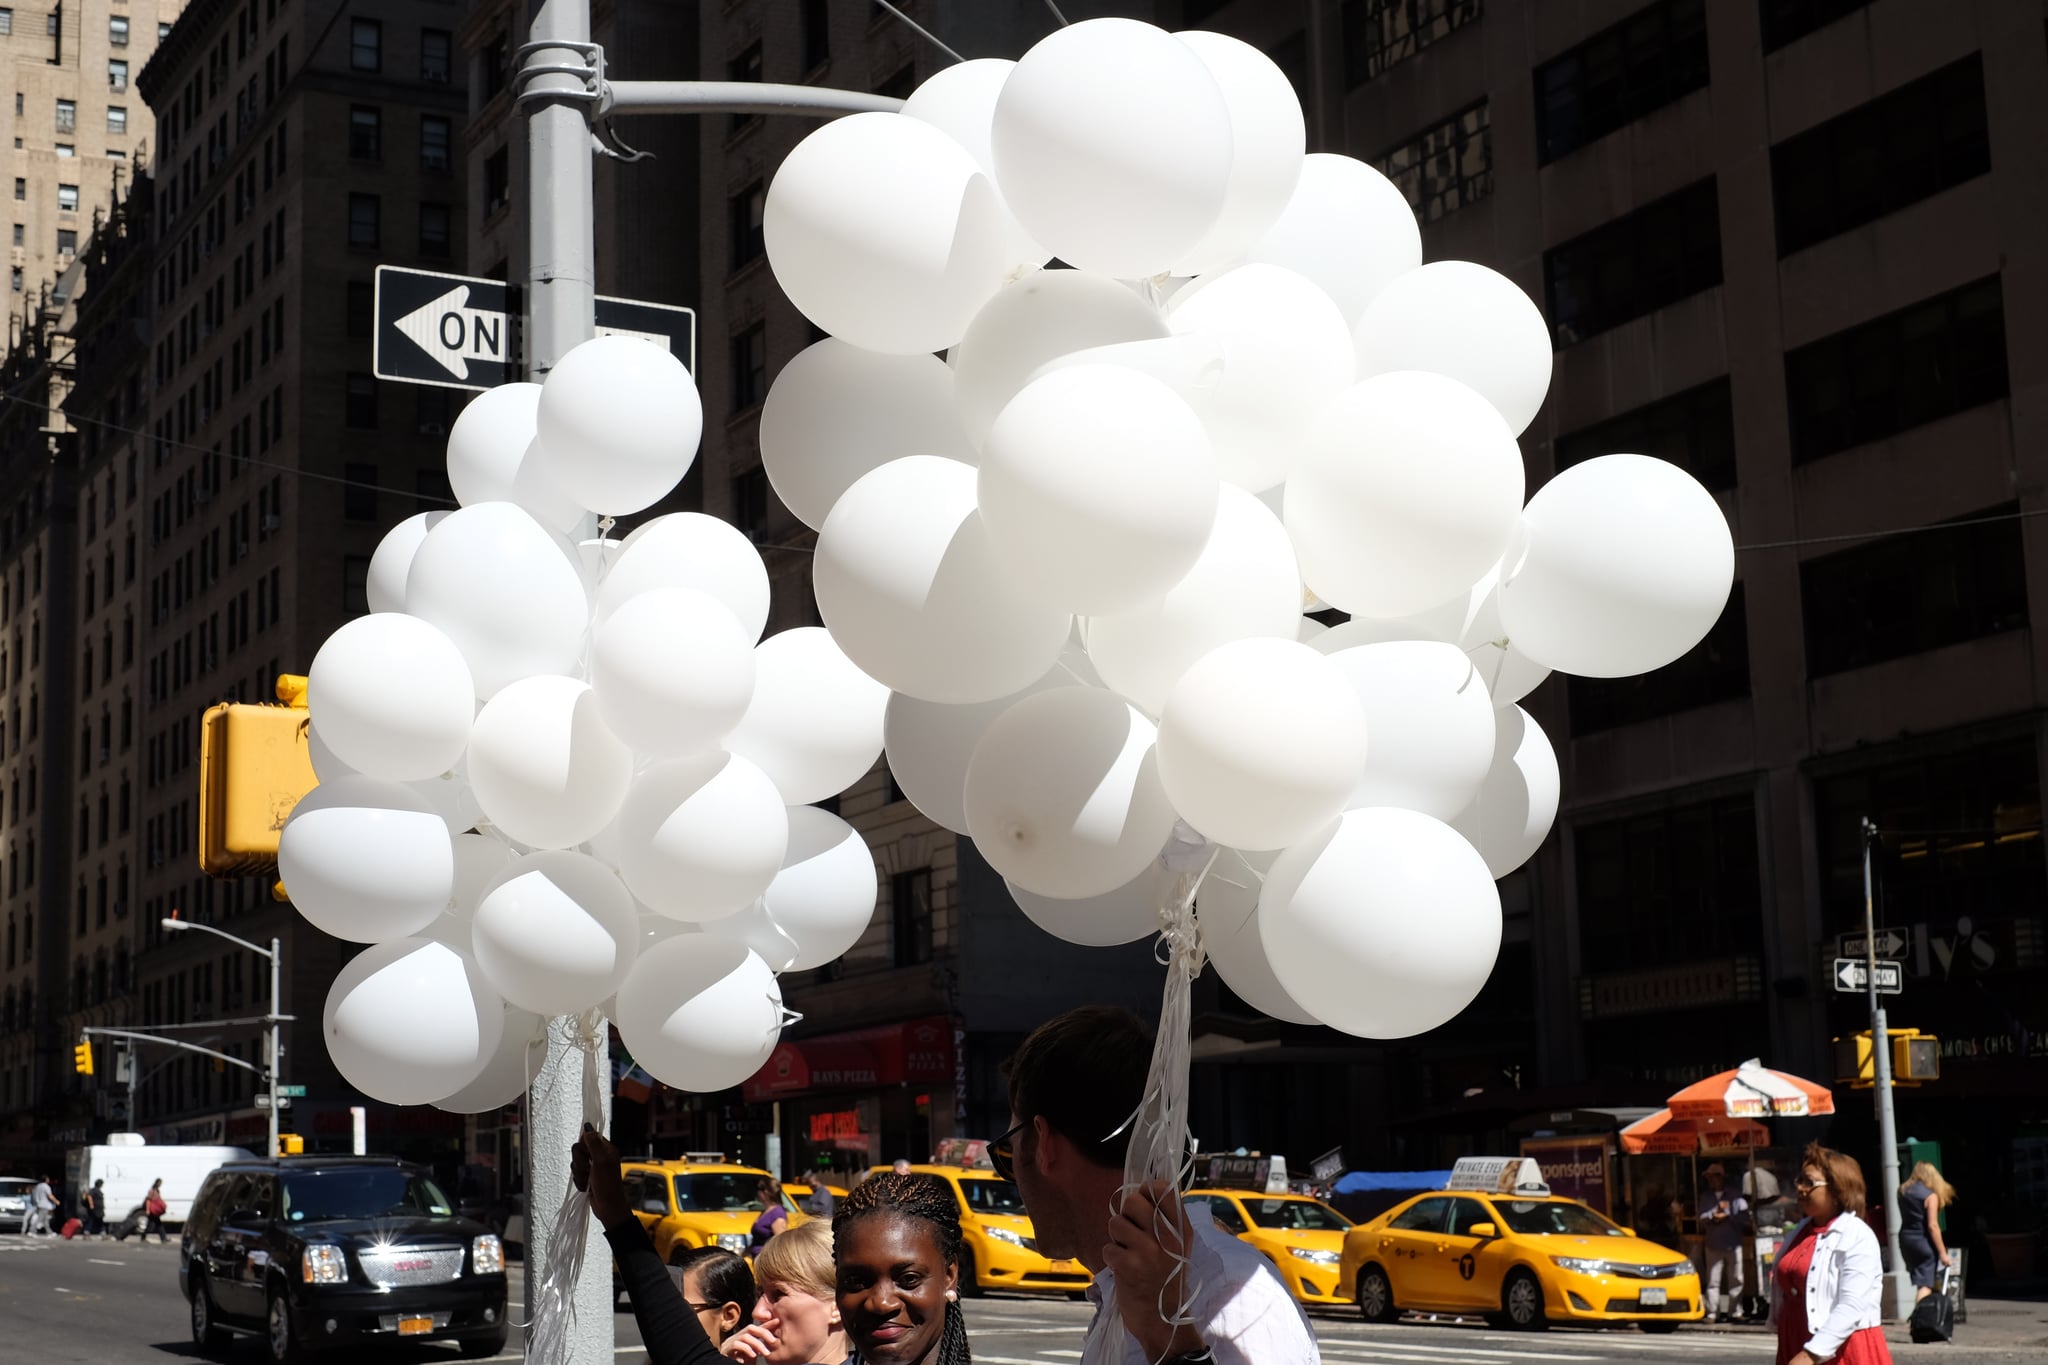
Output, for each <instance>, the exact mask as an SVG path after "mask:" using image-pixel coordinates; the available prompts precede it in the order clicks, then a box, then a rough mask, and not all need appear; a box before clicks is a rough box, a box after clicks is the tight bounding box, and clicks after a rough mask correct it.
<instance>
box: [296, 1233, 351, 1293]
mask: <svg viewBox="0 0 2048 1365" xmlns="http://www.w3.org/2000/svg"><path fill="white" fill-rule="evenodd" d="M299 1273H300V1278H301V1279H303V1280H304V1281H305V1282H306V1283H307V1284H347V1283H348V1258H347V1257H346V1256H345V1255H343V1254H342V1250H341V1248H340V1247H338V1246H323V1245H320V1244H319V1243H315V1244H314V1245H312V1246H309V1247H307V1248H306V1259H305V1262H304V1264H303V1265H302V1266H301V1268H300V1272H299Z"/></svg>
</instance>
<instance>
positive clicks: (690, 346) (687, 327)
mask: <svg viewBox="0 0 2048 1365" xmlns="http://www.w3.org/2000/svg"><path fill="white" fill-rule="evenodd" d="M595 312H596V317H595V321H596V325H597V335H599V336H616V335H626V336H637V337H641V338H644V339H645V340H648V341H651V342H653V343H654V344H655V345H657V346H666V347H667V348H668V349H669V351H670V353H671V354H673V355H674V356H675V357H676V359H678V360H680V361H682V362H683V364H684V365H686V366H687V367H688V368H689V370H690V373H691V374H693V375H694V374H695V373H696V372H697V313H696V310H695V309H691V308H681V307H677V306H676V305H674V304H666V303H646V302H642V301H640V300H636V299H616V298H607V297H605V296H603V295H599V296H598V298H597V300H596V310H595ZM370 368H371V370H372V372H373V373H375V374H376V376H377V377H378V378H379V379H395V380H398V381H399V382H401V383H406V384H434V385H439V386H440V387H442V388H450V389H489V388H495V387H497V386H498V385H500V384H505V383H509V382H511V381H512V380H515V379H518V378H520V377H521V374H522V372H523V370H524V368H525V363H524V356H523V354H522V352H521V350H520V346H519V294H518V291H517V290H516V289H513V288H512V287H510V286H508V285H507V284H506V283H505V282H504V281H502V280H480V279H477V278H476V277H474V276H471V275H444V274H440V273H437V272H435V271H431V270H407V269H403V268H401V267H398V266H390V265H380V266H378V267H377V326H376V330H375V333H374V340H373V342H372V344H371V362H370Z"/></svg>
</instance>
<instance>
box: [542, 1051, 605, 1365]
mask: <svg viewBox="0 0 2048 1365" xmlns="http://www.w3.org/2000/svg"><path fill="white" fill-rule="evenodd" d="M549 1027H550V1028H556V1027H561V1028H566V1029H567V1030H568V1031H569V1034H570V1036H569V1038H568V1040H567V1041H568V1043H569V1045H570V1046H572V1047H574V1048H575V1049H576V1050H577V1051H579V1052H581V1053H582V1054H583V1066H582V1072H583V1122H584V1123H586V1124H588V1125H590V1126H591V1127H594V1128H598V1129H600V1131H601V1130H602V1128H603V1124H604V1095H603V1091H602V1090H600V1089H599V1084H598V1075H597V1058H598V1052H599V1049H600V1048H603V1047H604V1046H605V1045H606V1042H607V1034H606V1031H605V1021H604V1015H603V1012H602V1011H599V1010H586V1011H585V1012H584V1013H582V1014H579V1015H575V1016H573V1017H569V1018H563V1019H558V1020H555V1021H553V1022H552V1023H551V1024H550V1025H549ZM560 1074H561V1073H559V1072H558V1073H557V1075H558V1076H559V1075H560ZM530 1088H531V1087H530V1086H529V1089H530ZM589 1226H590V1196H589V1195H587V1194H585V1193H584V1192H583V1191H582V1190H579V1189H577V1188H576V1184H575V1182H574V1181H573V1180H572V1181H570V1183H569V1188H568V1191H567V1192H566V1193H565V1194H564V1195H563V1196H562V1206H561V1208H560V1209H559V1210H557V1211H556V1213H555V1231H554V1240H552V1241H550V1242H549V1243H548V1254H547V1263H546V1264H545V1265H544V1266H543V1267H542V1269H541V1278H540V1283H539V1285H538V1286H537V1287H536V1288H535V1290H534V1294H533V1320H532V1321H531V1322H530V1323H529V1324H528V1326H527V1333H526V1360H527V1365H569V1362H570V1358H571V1355H572V1352H573V1351H574V1346H573V1343H572V1339H573V1337H574V1334H575V1328H576V1285H577V1282H578V1281H579V1280H581V1279H582V1278H583V1253H584V1248H585V1247H586V1246H587V1245H588V1243H589Z"/></svg>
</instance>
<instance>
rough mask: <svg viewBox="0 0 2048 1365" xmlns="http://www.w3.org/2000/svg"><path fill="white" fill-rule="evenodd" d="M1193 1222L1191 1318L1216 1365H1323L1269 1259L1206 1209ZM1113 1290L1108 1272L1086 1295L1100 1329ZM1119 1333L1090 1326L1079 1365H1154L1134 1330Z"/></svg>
mask: <svg viewBox="0 0 2048 1365" xmlns="http://www.w3.org/2000/svg"><path fill="white" fill-rule="evenodd" d="M1188 1222H1189V1224H1190V1225H1192V1227H1193V1228H1194V1233H1195V1244H1194V1247H1193V1249H1192V1253H1191V1255H1190V1257H1189V1270H1190V1271H1191V1273H1192V1274H1193V1276H1194V1281H1195V1300H1194V1302H1193V1303H1192V1304H1190V1305H1189V1317H1190V1318H1191V1319H1192V1323H1191V1325H1192V1326H1193V1327H1194V1329H1195V1330H1196V1331H1197V1332H1199V1333H1201V1335H1202V1340H1203V1341H1204V1342H1206V1343H1208V1346H1209V1350H1210V1351H1211V1352H1212V1353H1213V1354H1214V1356H1215V1361H1216V1365H1321V1361H1322V1356H1321V1355H1320V1354H1318V1352H1317V1351H1316V1335H1315V1333H1314V1332H1313V1331H1312V1330H1310V1328H1309V1325H1308V1318H1307V1317H1306V1316H1305V1315H1304V1314H1303V1313H1302V1311H1301V1307H1300V1305H1298V1304H1296V1303H1295V1301H1294V1296H1293V1295H1292V1294H1289V1293H1288V1292H1287V1286H1286V1285H1285V1284H1282V1283H1281V1281H1280V1277H1279V1276H1278V1275H1276V1274H1274V1273H1273V1267H1272V1266H1271V1265H1270V1264H1268V1263H1267V1261H1266V1258H1265V1257H1264V1256H1263V1255H1261V1254H1260V1253H1259V1252H1258V1251H1257V1250H1255V1249H1254V1248H1253V1247H1251V1246H1250V1245H1248V1244H1246V1243H1244V1242H1240V1241H1239V1240H1238V1239H1237V1238H1235V1237H1232V1236H1231V1235H1230V1234H1229V1233H1227V1232H1225V1231H1223V1229H1221V1228H1219V1227H1217V1226H1216V1222H1215V1220H1214V1219H1212V1218H1210V1217H1209V1216H1208V1213H1207V1212H1206V1211H1205V1210H1196V1211H1194V1212H1192V1213H1190V1214H1189V1215H1188ZM1114 1284H1115V1276H1114V1275H1113V1274H1112V1273H1111V1271H1110V1270H1109V1269H1108V1268H1107V1267H1104V1268H1103V1269H1102V1270H1101V1271H1100V1272H1098V1273H1097V1274H1096V1276H1095V1283H1094V1284H1093V1285H1090V1286H1089V1288H1088V1299H1089V1302H1091V1303H1093V1304H1094V1305H1095V1317H1096V1321H1097V1322H1100V1320H1101V1317H1102V1313H1103V1294H1104V1291H1106V1290H1107V1289H1109V1288H1110V1287H1111V1286H1113V1285H1114ZM1110 1311H1112V1312H1114V1311H1115V1310H1114V1309H1112V1310H1110ZM1116 1326H1117V1330H1115V1331H1105V1332H1097V1331H1095V1330H1094V1328H1093V1326H1091V1328H1090V1330H1089V1333H1088V1354H1087V1355H1086V1356H1085V1357H1083V1359H1082V1362H1081V1365H1155V1362H1153V1361H1152V1360H1151V1358H1150V1357H1148V1356H1147V1355H1146V1354H1145V1348H1144V1347H1142V1346H1140V1345H1139V1344H1138V1339H1137V1338H1136V1337H1134V1336H1132V1335H1131V1334H1130V1331H1129V1329H1127V1328H1124V1327H1122V1325H1121V1324H1120V1323H1119V1324H1117V1325H1116ZM1104 1342H1107V1343H1109V1345H1108V1348H1107V1351H1105V1348H1104V1346H1103V1345H1102V1343H1104Z"/></svg>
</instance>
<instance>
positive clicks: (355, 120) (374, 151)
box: [348, 104, 384, 161]
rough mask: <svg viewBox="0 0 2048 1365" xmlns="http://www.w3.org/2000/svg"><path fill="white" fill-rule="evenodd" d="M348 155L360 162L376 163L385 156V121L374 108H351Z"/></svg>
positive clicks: (368, 106)
mask: <svg viewBox="0 0 2048 1365" xmlns="http://www.w3.org/2000/svg"><path fill="white" fill-rule="evenodd" d="M348 154H349V155H350V156H351V157H354V158H355V159H356V160H358V161H376V160H378V159H379V158H381V157H382V156H383V155H384V120H383V118H382V117H381V116H380V115H379V114H378V112H377V110H376V109H375V108H374V107H373V106H370V105H367V104H357V105H352V106H350V108H349V111H348Z"/></svg>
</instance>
